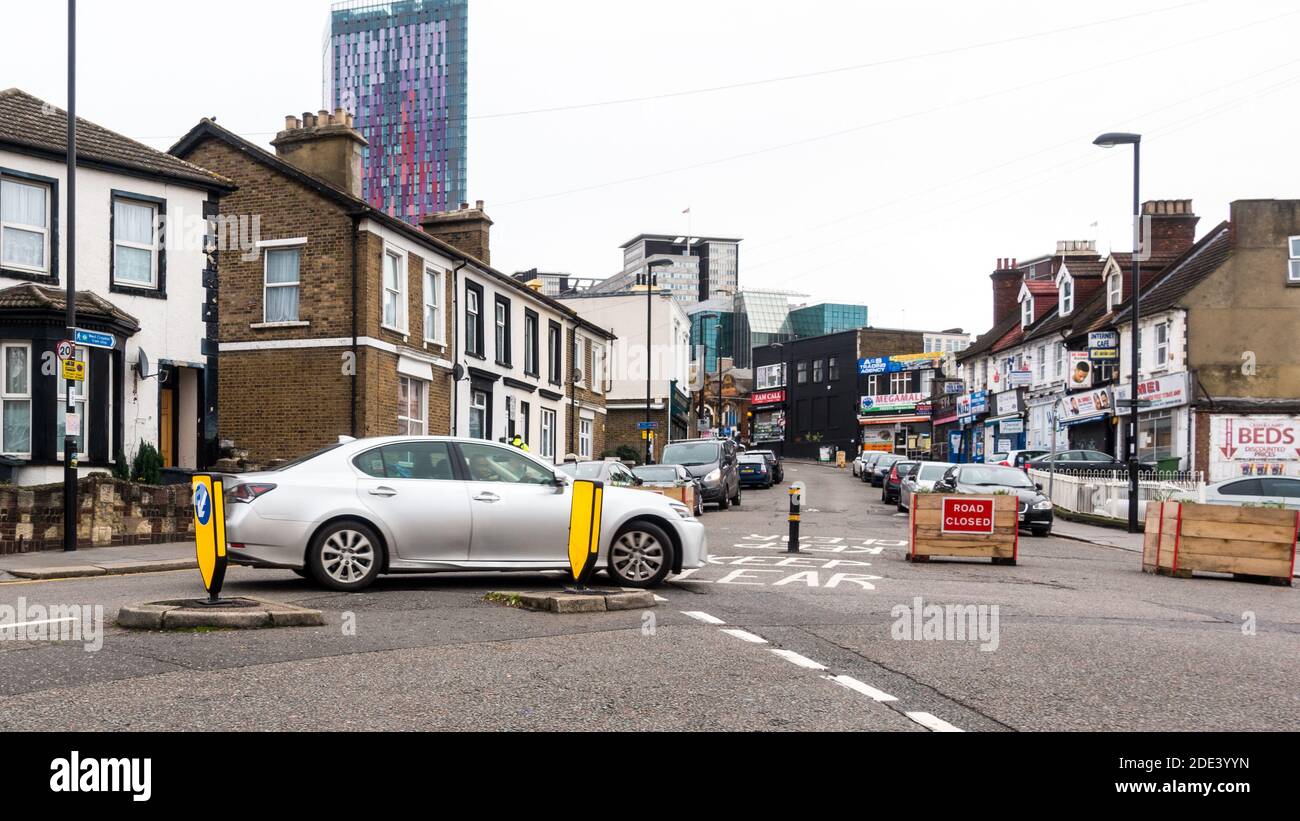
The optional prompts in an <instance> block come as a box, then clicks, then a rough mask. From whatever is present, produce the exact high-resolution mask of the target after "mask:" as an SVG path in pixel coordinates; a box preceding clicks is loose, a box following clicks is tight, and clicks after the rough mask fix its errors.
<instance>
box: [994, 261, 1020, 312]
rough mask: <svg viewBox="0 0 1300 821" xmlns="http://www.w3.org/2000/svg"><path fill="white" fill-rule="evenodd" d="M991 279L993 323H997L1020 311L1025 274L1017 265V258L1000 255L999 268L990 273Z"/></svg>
mask: <svg viewBox="0 0 1300 821" xmlns="http://www.w3.org/2000/svg"><path fill="white" fill-rule="evenodd" d="M989 279H991V280H993V324H994V325H997V324H999V323H1001V322H1002V320H1004V319H1006V318H1007V317H1008V316H1011V315H1013V314H1019V313H1020V305H1019V303H1018V302H1017V300H1018V299H1019V297H1020V285H1021V283H1022V282H1023V281H1024V275H1023V274H1022V273H1021V271H1020V269H1019V268H1017V267H1016V260H1015V259H1013V258H1011V257H999V258H998V261H997V268H995V269H994V271H993V273H992V274H990V275H989Z"/></svg>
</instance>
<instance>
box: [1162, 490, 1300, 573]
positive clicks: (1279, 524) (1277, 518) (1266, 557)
mask: <svg viewBox="0 0 1300 821" xmlns="http://www.w3.org/2000/svg"><path fill="white" fill-rule="evenodd" d="M1298 532H1300V511H1295V510H1283V509H1279V508H1266V507H1237V506H1235V505H1202V504H1193V503H1190V502H1159V503H1156V502H1151V503H1150V504H1148V505H1147V518H1146V535H1145V537H1144V539H1143V543H1142V570H1143V571H1145V572H1147V573H1159V574H1162V575H1166V576H1177V577H1179V578H1183V579H1185V578H1187V577H1189V576H1191V575H1192V573H1194V572H1195V571H1198V570H1199V571H1204V572H1213V573H1231V574H1232V576H1233V578H1236V579H1245V580H1248V581H1270V582H1273V583H1276V584H1285V585H1288V586H1289V585H1290V584H1291V576H1292V574H1293V573H1294V572H1295V558H1296V535H1297V533H1298Z"/></svg>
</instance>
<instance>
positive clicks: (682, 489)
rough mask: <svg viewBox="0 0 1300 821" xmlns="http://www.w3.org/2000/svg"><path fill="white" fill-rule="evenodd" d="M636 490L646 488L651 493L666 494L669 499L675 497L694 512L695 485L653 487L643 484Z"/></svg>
mask: <svg viewBox="0 0 1300 821" xmlns="http://www.w3.org/2000/svg"><path fill="white" fill-rule="evenodd" d="M637 490H647V491H649V492H651V493H658V494H659V495H660V496H667V497H668V498H669V499H675V500H676V501H678V502H681V503H682V504H684V505H686V506H687V507H688V508H690V509H691V513H692V514H694V513H695V485H681V486H679V487H653V486H651V485H645V486H644V487H638V488H637Z"/></svg>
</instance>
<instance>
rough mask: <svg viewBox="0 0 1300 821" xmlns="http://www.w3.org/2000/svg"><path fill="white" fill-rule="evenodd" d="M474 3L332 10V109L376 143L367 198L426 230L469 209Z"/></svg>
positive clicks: (327, 98) (417, 0)
mask: <svg viewBox="0 0 1300 821" xmlns="http://www.w3.org/2000/svg"><path fill="white" fill-rule="evenodd" d="M468 20H469V9H468V0H397V1H396V2H388V3H381V2H376V0H347V1H346V2H340V3H335V4H334V5H333V6H331V7H330V20H329V27H328V30H327V31H326V35H325V43H324V49H323V52H324V53H323V62H324V84H323V85H324V89H323V95H322V96H323V101H322V102H323V106H322V107H324V108H326V109H329V110H331V111H332V110H333V109H334V108H335V107H337V106H342V107H343V108H345V109H346V110H348V111H350V112H352V114H353V120H354V124H355V126H356V128H357V130H358V131H360V132H361V135H362V136H364V137H365V138H366V140H367V141H369V143H370V144H369V146H367V147H366V149H365V151H364V155H363V160H362V162H363V173H362V196H364V197H365V199H366V200H367V201H368V202H370V203H371V204H372V205H374V206H375V207H377V208H382V209H383V210H385V211H387V212H388V213H389V214H391V215H393V216H395V217H398V218H399V219H403V220H406V221H408V222H411V223H413V224H417V225H418V224H419V221H420V218H421V217H422V216H424V215H425V214H431V213H436V212H439V211H452V210H455V209H456V208H457V206H458V205H459V204H460V203H462V202H465V201H466V198H465V197H466V184H465V131H466V128H465V121H466V97H467V94H466V84H467V80H466V75H467V63H468V59H467V46H468Z"/></svg>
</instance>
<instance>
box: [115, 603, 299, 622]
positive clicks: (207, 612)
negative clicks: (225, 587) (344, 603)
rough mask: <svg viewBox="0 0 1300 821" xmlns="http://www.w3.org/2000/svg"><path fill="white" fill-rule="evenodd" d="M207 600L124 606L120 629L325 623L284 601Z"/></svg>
mask: <svg viewBox="0 0 1300 821" xmlns="http://www.w3.org/2000/svg"><path fill="white" fill-rule="evenodd" d="M207 602H208V600H207V599H171V600H169V601H156V602H144V603H141V604H127V605H123V606H122V609H120V610H118V611H117V625H118V627H126V628H129V629H133V630H186V629H190V628H195V627H211V628H225V629H236V630H252V629H258V628H264V627H316V626H319V625H322V624H324V623H325V616H324V614H322V613H321V611H319V610H312V609H309V608H306V607H297V606H295V605H292V604H284V603H283V602H275V601H268V600H267V599H254V598H248V597H237V598H230V599H222V600H221V601H220V602H219V603H217V604H208V603H207Z"/></svg>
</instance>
